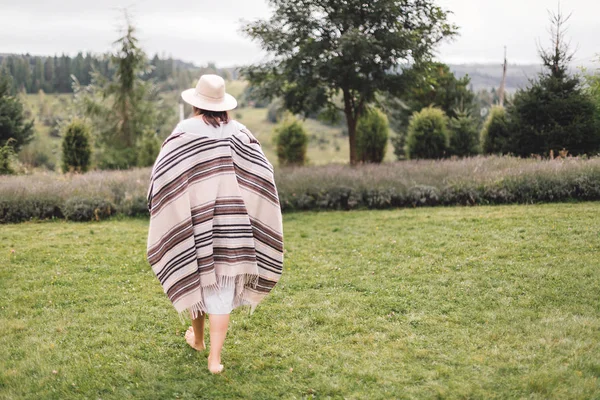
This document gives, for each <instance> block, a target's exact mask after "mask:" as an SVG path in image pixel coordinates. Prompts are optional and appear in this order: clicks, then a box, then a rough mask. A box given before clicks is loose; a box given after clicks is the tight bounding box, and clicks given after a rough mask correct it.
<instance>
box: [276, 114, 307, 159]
mask: <svg viewBox="0 0 600 400" xmlns="http://www.w3.org/2000/svg"><path fill="white" fill-rule="evenodd" d="M274 140H275V146H276V148H277V158H278V160H279V165H303V164H305V163H306V147H307V146H308V135H307V134H306V131H305V130H304V127H303V126H302V124H301V123H300V121H298V120H297V119H295V118H289V119H287V120H286V121H284V122H283V123H282V124H281V125H280V126H279V127H278V128H277V129H276V130H275V138H274Z"/></svg>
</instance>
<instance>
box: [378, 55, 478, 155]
mask: <svg viewBox="0 0 600 400" xmlns="http://www.w3.org/2000/svg"><path fill="white" fill-rule="evenodd" d="M469 84H470V78H469V76H468V75H465V76H463V77H462V78H460V79H457V78H456V76H454V73H452V71H450V67H448V65H446V64H443V63H440V62H432V63H428V64H427V65H426V66H425V67H424V68H423V71H422V73H420V74H418V75H416V76H415V78H414V79H413V80H412V81H411V82H410V86H409V89H408V90H407V91H406V93H405V94H404V95H403V96H402V97H400V98H397V97H393V96H387V97H386V98H384V99H383V104H384V108H385V111H386V112H387V114H388V115H389V117H390V121H391V125H392V128H393V129H394V131H395V132H397V134H398V137H397V138H396V139H395V140H394V141H393V143H394V154H395V155H396V157H398V159H401V158H403V156H404V144H405V143H406V135H407V130H408V124H409V120H410V117H411V116H412V115H413V114H414V113H415V112H418V111H421V110H422V109H423V108H425V107H429V106H433V107H438V108H440V109H441V110H442V111H444V113H446V115H447V116H448V117H449V118H456V117H458V114H457V113H456V110H457V109H459V108H460V109H463V110H466V111H469V112H470V111H474V112H478V110H477V106H476V103H475V94H474V93H473V92H472V91H471V90H470V89H469Z"/></svg>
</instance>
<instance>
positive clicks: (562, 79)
mask: <svg viewBox="0 0 600 400" xmlns="http://www.w3.org/2000/svg"><path fill="white" fill-rule="evenodd" d="M567 20H568V17H566V18H565V17H564V16H563V15H562V14H561V13H560V11H559V12H558V14H553V15H552V17H551V22H552V28H551V35H552V45H551V48H550V49H549V50H544V49H542V50H540V57H541V59H542V62H543V65H544V67H545V68H546V71H545V72H542V73H540V75H539V77H538V80H537V81H534V82H532V83H531V85H530V86H529V87H527V88H526V89H523V90H519V91H518V92H517V93H516V94H515V96H514V99H513V104H512V106H511V107H509V108H508V110H507V111H508V118H509V120H510V129H511V141H510V144H511V150H512V152H514V153H515V154H517V155H521V156H529V155H531V154H545V155H547V154H549V153H551V152H553V153H558V152H559V151H561V150H562V149H566V150H567V151H569V153H570V154H573V155H579V154H596V153H597V152H599V151H600V116H599V115H598V108H597V106H596V104H595V103H594V100H593V98H591V97H590V95H589V94H588V93H586V92H585V91H584V89H583V88H582V86H581V82H580V78H579V77H578V76H571V75H569V72H568V65H569V62H570V61H571V60H572V57H573V56H572V54H571V53H569V49H568V45H567V44H566V43H565V39H564V24H565V23H566V22H567Z"/></svg>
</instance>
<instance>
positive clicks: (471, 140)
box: [449, 112, 479, 157]
mask: <svg viewBox="0 0 600 400" xmlns="http://www.w3.org/2000/svg"><path fill="white" fill-rule="evenodd" d="M449 125H450V146H449V154H450V155H455V156H459V157H468V156H473V155H475V154H477V153H479V132H478V131H477V123H476V121H475V119H474V118H473V117H472V116H471V115H470V114H469V113H465V112H462V113H458V115H457V116H456V117H455V118H452V119H450V124H449Z"/></svg>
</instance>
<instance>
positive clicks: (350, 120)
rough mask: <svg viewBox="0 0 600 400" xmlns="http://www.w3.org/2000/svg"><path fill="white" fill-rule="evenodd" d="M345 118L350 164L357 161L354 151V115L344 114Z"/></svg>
mask: <svg viewBox="0 0 600 400" xmlns="http://www.w3.org/2000/svg"><path fill="white" fill-rule="evenodd" d="M346 120H347V121H348V140H349V144H350V165H355V164H356V163H358V155H357V151H356V120H355V119H354V117H348V115H346Z"/></svg>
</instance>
